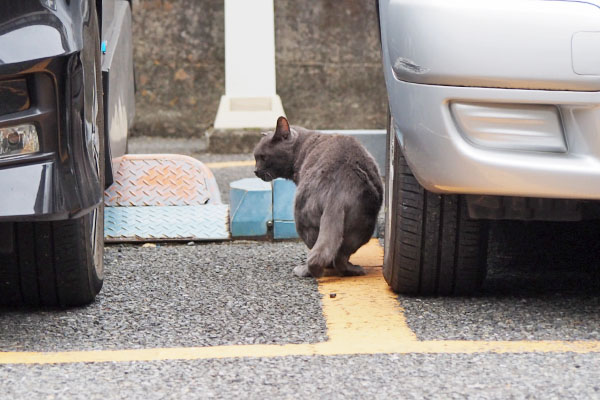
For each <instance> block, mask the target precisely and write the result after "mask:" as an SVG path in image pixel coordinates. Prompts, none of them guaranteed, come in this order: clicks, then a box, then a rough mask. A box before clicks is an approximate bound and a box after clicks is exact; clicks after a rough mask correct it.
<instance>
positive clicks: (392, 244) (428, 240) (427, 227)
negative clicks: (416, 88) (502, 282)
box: [383, 117, 488, 296]
mask: <svg viewBox="0 0 600 400" xmlns="http://www.w3.org/2000/svg"><path fill="white" fill-rule="evenodd" d="M387 132H388V133H387V159H386V199H385V213H386V216H385V218H386V220H385V221H386V224H385V250H384V267H383V273H384V277H385V280H386V281H387V282H388V284H389V285H390V287H391V288H392V290H394V291H395V292H397V293H400V294H407V295H425V296H428V295H467V294H471V293H473V292H475V291H476V290H477V289H479V288H480V287H481V284H482V283H483V280H484V278H485V274H486V258H487V257H486V255H487V238H488V226H487V223H486V221H480V220H473V219H470V218H469V217H468V213H467V209H466V204H465V200H464V198H463V197H462V196H460V195H443V194H436V193H432V192H430V191H427V190H425V189H424V188H423V186H421V185H420V184H419V182H418V181H417V179H416V178H415V177H414V176H413V174H412V172H411V170H410V168H409V166H408V164H407V162H406V159H405V158H404V156H403V154H402V152H401V150H400V146H399V143H398V139H397V137H396V134H395V132H394V123H393V120H392V118H391V117H389V118H388V130H387Z"/></svg>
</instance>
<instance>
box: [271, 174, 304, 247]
mask: <svg viewBox="0 0 600 400" xmlns="http://www.w3.org/2000/svg"><path fill="white" fill-rule="evenodd" d="M295 195H296V184H294V182H292V181H288V180H287V179H275V180H274V181H273V219H274V221H273V238H274V239H294V238H297V237H298V233H297V232H296V224H295V223H294V196H295Z"/></svg>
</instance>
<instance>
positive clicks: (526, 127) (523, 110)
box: [380, 0, 600, 199]
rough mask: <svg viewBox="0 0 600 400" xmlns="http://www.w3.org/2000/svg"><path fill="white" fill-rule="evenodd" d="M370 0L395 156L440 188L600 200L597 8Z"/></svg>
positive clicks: (585, 5) (565, 4) (562, 4)
mask: <svg viewBox="0 0 600 400" xmlns="http://www.w3.org/2000/svg"><path fill="white" fill-rule="evenodd" d="M592 3H593V2H588V3H586V2H570V1H492V0H486V1H452V2H448V1H438V0H414V1H413V0H388V1H383V0H382V1H381V3H380V13H381V28H382V44H383V46H382V47H383V63H384V73H385V79H386V85H387V89H388V94H389V103H390V109H391V113H392V116H393V117H394V123H395V127H396V133H397V135H398V139H399V141H400V143H401V146H402V150H403V152H404V155H405V157H406V159H407V161H408V163H409V165H410V167H411V169H412V171H413V173H414V174H415V176H416V177H417V179H418V180H419V182H420V183H421V184H422V185H423V186H424V187H425V188H426V189H428V190H431V191H434V192H441V193H468V194H486V195H507V196H527V197H548V198H575V199H600V92H599V91H600V8H599V7H598V6H597V5H595V4H592Z"/></svg>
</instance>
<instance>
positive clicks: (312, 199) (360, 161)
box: [254, 117, 383, 277]
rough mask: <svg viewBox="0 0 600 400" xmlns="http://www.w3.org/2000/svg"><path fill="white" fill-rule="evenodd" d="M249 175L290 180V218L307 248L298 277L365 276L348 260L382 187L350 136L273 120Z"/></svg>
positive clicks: (369, 223) (368, 228) (371, 223)
mask: <svg viewBox="0 0 600 400" xmlns="http://www.w3.org/2000/svg"><path fill="white" fill-rule="evenodd" d="M254 158H255V159H256V169H255V171H254V173H255V174H256V176H258V177H259V178H260V179H262V180H264V181H267V182H269V181H272V180H273V179H275V178H285V179H291V180H293V181H294V183H295V184H296V186H297V190H296V199H295V201H294V219H295V221H296V230H297V231H298V234H299V235H300V238H301V239H302V240H303V241H304V243H306V245H307V246H308V248H309V249H310V252H309V254H308V262H307V265H301V266H298V267H296V268H295V269H294V273H295V274H296V275H298V276H311V275H312V276H314V277H319V276H322V275H323V273H324V270H325V269H326V268H327V269H333V270H334V271H335V272H337V273H338V274H339V275H364V273H365V271H364V270H363V268H362V267H360V266H357V265H353V264H351V263H350V262H349V261H348V258H349V257H350V255H351V254H352V253H354V252H355V251H356V250H357V249H358V248H359V247H361V246H362V245H363V244H365V243H367V242H368V241H369V239H370V237H371V235H372V233H373V230H374V228H375V223H376V220H377V213H378V212H379V209H380V208H381V201H382V199H383V188H382V185H381V178H380V176H379V170H378V168H377V165H376V164H375V161H374V160H373V157H371V155H370V154H369V153H368V152H367V151H366V150H365V148H364V147H363V146H362V145H361V144H360V143H359V142H358V141H357V140H356V139H354V138H352V137H349V136H342V135H330V134H320V133H317V132H314V131H309V130H306V129H304V128H301V127H296V126H293V127H291V128H290V125H289V123H288V121H287V119H285V118H284V117H279V119H278V120H277V128H276V129H275V132H272V133H269V134H265V136H264V137H263V138H262V139H261V140H260V142H259V143H258V144H257V145H256V148H255V149H254Z"/></svg>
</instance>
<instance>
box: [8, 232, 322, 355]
mask: <svg viewBox="0 0 600 400" xmlns="http://www.w3.org/2000/svg"><path fill="white" fill-rule="evenodd" d="M105 262H106V265H105V267H106V277H105V283H104V288H103V290H102V292H101V293H100V295H99V296H98V298H97V300H96V302H95V303H94V304H92V305H90V306H88V307H84V308H79V309H72V310H53V309H49V310H30V309H20V310H11V309H4V310H2V309H0V348H1V349H2V350H5V351H10V350H32V351H58V350H75V349H76V350H90V349H126V348H146V347H177V346H215V345H231V344H253V343H261V344H269V343H278V344H284V343H308V342H321V341H324V340H326V339H327V336H326V327H325V321H324V318H323V316H322V313H321V300H320V299H321V298H320V294H319V293H318V289H317V285H316V281H315V280H313V279H301V278H298V277H296V276H294V275H293V273H292V269H293V268H294V267H295V266H296V265H298V264H299V263H304V262H306V248H305V246H304V244H302V243H297V242H284V243H267V242H228V243H210V244H198V245H194V246H188V245H186V244H181V245H174V246H173V245H161V246H158V247H156V248H142V247H141V246H124V245H120V246H108V247H107V249H106V255H105Z"/></svg>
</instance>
